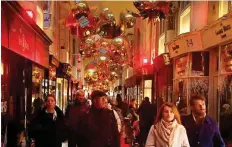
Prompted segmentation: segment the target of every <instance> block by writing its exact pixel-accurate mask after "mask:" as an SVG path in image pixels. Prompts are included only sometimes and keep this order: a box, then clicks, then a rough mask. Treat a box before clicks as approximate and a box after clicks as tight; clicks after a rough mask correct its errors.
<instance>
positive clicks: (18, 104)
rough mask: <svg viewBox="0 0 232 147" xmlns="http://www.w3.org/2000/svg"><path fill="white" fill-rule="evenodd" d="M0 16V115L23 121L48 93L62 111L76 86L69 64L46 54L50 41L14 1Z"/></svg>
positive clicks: (6, 3)
mask: <svg viewBox="0 0 232 147" xmlns="http://www.w3.org/2000/svg"><path fill="white" fill-rule="evenodd" d="M1 16H2V17H1V30H2V31H1V68H2V69H1V71H2V73H1V106H2V107H1V108H2V110H1V114H2V115H4V114H10V115H11V116H12V117H14V118H15V119H17V120H24V117H25V112H26V114H27V116H30V115H31V114H32V113H33V101H34V100H35V99H37V98H38V97H39V98H41V99H42V100H44V98H45V97H46V96H47V95H48V94H53V95H55V96H56V99H57V105H58V106H59V107H60V108H61V109H62V110H65V108H66V105H67V103H68V100H71V99H72V92H71V90H72V89H73V88H74V87H75V86H76V84H74V83H73V82H72V77H71V67H70V65H69V64H66V63H60V62H59V61H58V60H57V59H56V58H55V57H54V56H53V55H49V45H51V43H52V41H51V40H50V39H49V37H48V36H47V35H46V34H45V33H44V32H43V30H41V29H40V28H39V27H38V26H37V25H36V24H35V22H33V21H32V20H31V19H30V17H29V16H28V15H27V14H26V12H25V10H24V9H23V8H22V7H21V6H20V5H19V4H18V3H17V2H3V3H2V7H1Z"/></svg>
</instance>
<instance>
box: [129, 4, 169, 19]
mask: <svg viewBox="0 0 232 147" xmlns="http://www.w3.org/2000/svg"><path fill="white" fill-rule="evenodd" d="M133 4H134V6H135V7H136V8H137V9H138V11H139V14H137V13H134V12H130V11H128V12H129V13H130V14H132V15H133V16H134V17H142V18H143V19H146V18H148V21H149V22H152V21H153V20H154V19H156V18H159V19H160V20H161V19H165V18H166V15H168V14H169V13H170V8H171V5H172V4H171V3H170V1H134V2H133Z"/></svg>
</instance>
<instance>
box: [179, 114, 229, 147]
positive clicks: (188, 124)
mask: <svg viewBox="0 0 232 147" xmlns="http://www.w3.org/2000/svg"><path fill="white" fill-rule="evenodd" d="M182 123H183V125H184V126H185V128H186V131H187V134H188V139H189V143H190V145H191V147H192V146H193V147H213V146H214V147H225V143H224V141H223V139H222V137H221V134H220V131H219V128H218V125H217V122H216V121H215V120H213V119H212V118H211V117H210V116H208V115H206V116H205V120H204V122H203V124H202V125H201V126H199V125H197V124H196V122H195V120H194V119H193V115H192V114H190V115H188V116H183V117H182Z"/></svg>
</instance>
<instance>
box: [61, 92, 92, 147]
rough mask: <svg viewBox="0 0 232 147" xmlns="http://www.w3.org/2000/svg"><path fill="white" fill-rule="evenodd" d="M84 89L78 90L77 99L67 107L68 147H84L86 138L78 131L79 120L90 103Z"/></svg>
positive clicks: (87, 109)
mask: <svg viewBox="0 0 232 147" xmlns="http://www.w3.org/2000/svg"><path fill="white" fill-rule="evenodd" d="M84 94H85V93H84V91H83V90H78V91H77V93H76V99H75V100H74V102H73V103H72V104H69V105H68V106H67V109H66V114H65V117H66V122H67V124H68V128H69V131H68V147H76V145H78V147H82V146H83V147H84V146H85V145H84V140H85V139H84V138H83V137H82V136H81V135H80V134H79V133H78V132H77V130H76V129H77V128H78V127H79V126H78V124H79V121H80V120H81V118H82V117H83V116H84V115H86V113H87V111H89V105H88V104H87V100H86V99H85V97H84Z"/></svg>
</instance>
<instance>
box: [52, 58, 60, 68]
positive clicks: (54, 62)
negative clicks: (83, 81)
mask: <svg viewBox="0 0 232 147" xmlns="http://www.w3.org/2000/svg"><path fill="white" fill-rule="evenodd" d="M50 63H51V64H52V65H54V66H56V67H59V65H60V62H59V61H58V60H57V59H56V58H54V57H53V56H52V55H50Z"/></svg>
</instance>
